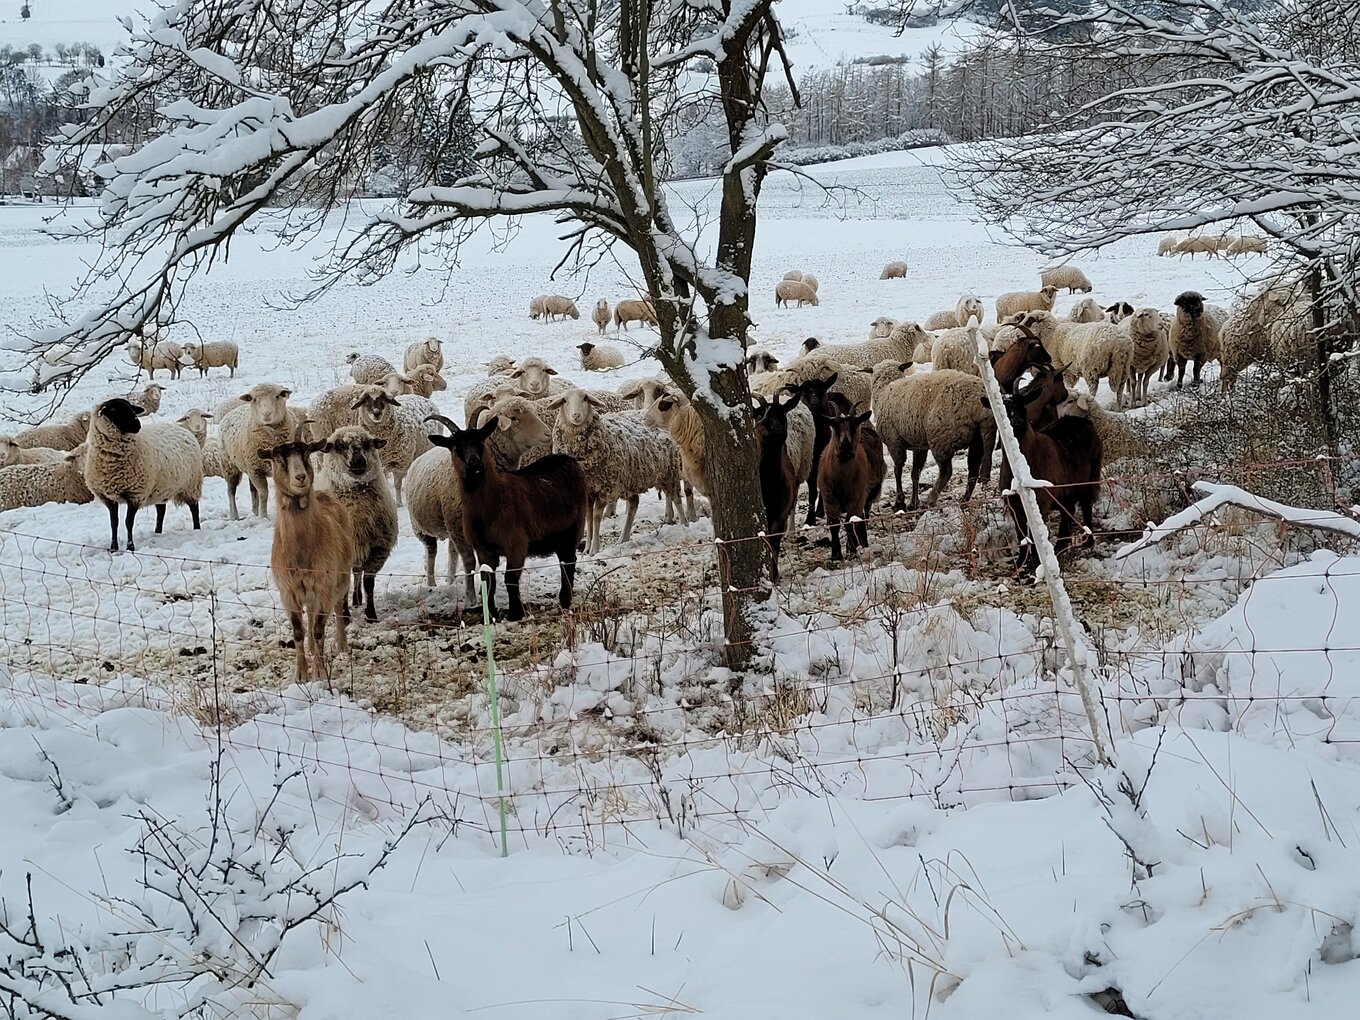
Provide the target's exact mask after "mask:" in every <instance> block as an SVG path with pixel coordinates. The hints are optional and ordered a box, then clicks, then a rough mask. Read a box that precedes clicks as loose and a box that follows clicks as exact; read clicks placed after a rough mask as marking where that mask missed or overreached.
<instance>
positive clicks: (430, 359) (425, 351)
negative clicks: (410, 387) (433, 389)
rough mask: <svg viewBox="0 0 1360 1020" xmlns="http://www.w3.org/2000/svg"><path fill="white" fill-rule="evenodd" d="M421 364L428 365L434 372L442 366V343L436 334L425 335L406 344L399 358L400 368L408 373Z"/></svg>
mask: <svg viewBox="0 0 1360 1020" xmlns="http://www.w3.org/2000/svg"><path fill="white" fill-rule="evenodd" d="M421 365H429V366H430V367H431V368H433V369H434V370H435V371H436V372H438V371H440V370H441V369H443V367H444V345H443V344H442V343H440V342H439V338H438V337H436V336H427V337H426V338H425V339H424V340H417V341H416V342H415V343H413V344H408V345H407V347H406V353H405V354H403V355H402V358H401V370H402V371H403V372H405V373H406V374H407V375H410V374H411V373H412V372H414V371H415V370H416V369H417V368H419V367H420V366H421Z"/></svg>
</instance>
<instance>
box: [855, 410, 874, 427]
mask: <svg viewBox="0 0 1360 1020" xmlns="http://www.w3.org/2000/svg"><path fill="white" fill-rule="evenodd" d="M872 415H873V412H872V411H865V412H864V413H863V414H857V415H855V418H854V422H855V426H856V427H857V428H858V427H859V426H860V425H863V424H864V423H865V422H866V421H868V420H869V418H870V417H872Z"/></svg>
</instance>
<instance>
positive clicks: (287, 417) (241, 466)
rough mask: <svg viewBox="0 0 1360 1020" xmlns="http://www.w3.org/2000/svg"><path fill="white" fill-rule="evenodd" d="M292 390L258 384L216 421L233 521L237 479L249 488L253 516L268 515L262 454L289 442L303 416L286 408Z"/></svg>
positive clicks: (267, 466) (267, 468)
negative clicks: (242, 478)
mask: <svg viewBox="0 0 1360 1020" xmlns="http://www.w3.org/2000/svg"><path fill="white" fill-rule="evenodd" d="M292 395H293V391H292V390H290V389H288V387H286V386H279V385H277V384H275V383H258V384H257V385H255V386H252V387H251V388H250V389H249V390H248V391H246V392H245V393H243V394H241V396H240V397H239V398H238V399H239V400H240V401H241V404H240V405H239V406H236V407H233V408H232V409H230V410H229V411H228V413H227V414H226V415H224V416H223V417H222V418H221V419H220V420H219V422H218V425H219V433H220V435H221V439H222V452H223V454H224V455H225V456H226V461H227V465H226V481H227V505H228V509H229V512H230V515H231V519H232V520H233V521H236V520H240V518H241V513H240V511H239V510H238V509H237V507H236V486H237V485H238V484H239V483H240V481H241V476H242V475H244V476H245V477H246V483H247V484H248V485H249V486H250V509H251V512H252V513H253V514H254V515H255V516H256V517H268V516H269V478H270V476H271V474H272V473H273V465H272V464H271V462H270V460H269V459H268V458H267V457H264V456H262V453H261V452H262V451H265V450H270V449H273V448H274V447H275V446H282V445H284V444H287V443H289V442H291V441H292V440H293V437H294V435H295V434H296V432H297V429H298V426H299V425H301V424H302V422H303V416H302V415H300V414H298V413H297V412H296V411H294V410H292V409H290V408H289V406H288V398H289V397H291V396H292ZM200 464H201V455H200Z"/></svg>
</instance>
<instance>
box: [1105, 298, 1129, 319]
mask: <svg viewBox="0 0 1360 1020" xmlns="http://www.w3.org/2000/svg"><path fill="white" fill-rule="evenodd" d="M1132 314H1133V305H1131V304H1129V303H1128V302H1127V301H1116V302H1115V303H1114V304H1112V305H1108V306H1107V307H1106V308H1105V319H1106V321H1108V322H1123V321H1124V320H1125V319H1127V318H1128V317H1129V316H1130V315H1132Z"/></svg>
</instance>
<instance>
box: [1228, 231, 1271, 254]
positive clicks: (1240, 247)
mask: <svg viewBox="0 0 1360 1020" xmlns="http://www.w3.org/2000/svg"><path fill="white" fill-rule="evenodd" d="M1269 250H1270V247H1269V242H1268V241H1267V239H1266V238H1264V237H1255V236H1252V235H1248V234H1243V235H1242V236H1241V237H1238V238H1234V239H1233V240H1232V241H1231V242H1230V243H1229V244H1228V246H1227V247H1226V248H1224V249H1223V254H1225V255H1246V254H1249V253H1258V254H1265V253H1266V252H1267V251H1269Z"/></svg>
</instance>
